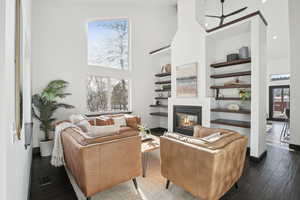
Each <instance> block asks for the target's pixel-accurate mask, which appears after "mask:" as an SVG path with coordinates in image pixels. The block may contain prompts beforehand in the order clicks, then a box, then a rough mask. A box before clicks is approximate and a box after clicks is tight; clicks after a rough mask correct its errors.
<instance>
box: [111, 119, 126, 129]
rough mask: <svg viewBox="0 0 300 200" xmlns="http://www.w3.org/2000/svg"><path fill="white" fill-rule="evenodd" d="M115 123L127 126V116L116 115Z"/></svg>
mask: <svg viewBox="0 0 300 200" xmlns="http://www.w3.org/2000/svg"><path fill="white" fill-rule="evenodd" d="M113 120H114V124H115V125H116V126H118V127H121V126H126V125H127V124H126V118H125V117H115V118H113Z"/></svg>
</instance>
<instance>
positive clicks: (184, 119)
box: [173, 106, 202, 136]
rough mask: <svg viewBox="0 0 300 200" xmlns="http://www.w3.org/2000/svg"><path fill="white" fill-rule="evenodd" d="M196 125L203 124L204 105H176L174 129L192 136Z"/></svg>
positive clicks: (174, 109)
mask: <svg viewBox="0 0 300 200" xmlns="http://www.w3.org/2000/svg"><path fill="white" fill-rule="evenodd" d="M195 125H202V107H200V106H174V108H173V131H174V132H178V133H182V134H185V135H189V136H192V135H193V130H194V126H195Z"/></svg>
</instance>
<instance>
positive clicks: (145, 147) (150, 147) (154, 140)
mask: <svg viewBox="0 0 300 200" xmlns="http://www.w3.org/2000/svg"><path fill="white" fill-rule="evenodd" d="M149 137H150V138H151V140H149V141H145V142H142V167H143V177H146V171H147V167H148V162H149V153H150V152H153V151H155V150H158V149H159V147H160V141H159V137H157V136H154V135H150V136H149Z"/></svg>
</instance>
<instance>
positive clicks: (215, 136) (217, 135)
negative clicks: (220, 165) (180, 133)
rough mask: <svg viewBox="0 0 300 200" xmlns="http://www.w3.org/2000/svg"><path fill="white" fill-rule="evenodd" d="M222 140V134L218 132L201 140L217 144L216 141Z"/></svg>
mask: <svg viewBox="0 0 300 200" xmlns="http://www.w3.org/2000/svg"><path fill="white" fill-rule="evenodd" d="M220 138H222V135H221V133H220V132H217V133H213V134H211V135H209V136H206V137H203V138H201V139H202V140H204V141H206V142H215V141H217V140H219V139H220Z"/></svg>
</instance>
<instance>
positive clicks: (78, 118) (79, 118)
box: [69, 114, 87, 124]
mask: <svg viewBox="0 0 300 200" xmlns="http://www.w3.org/2000/svg"><path fill="white" fill-rule="evenodd" d="M69 119H70V121H71V123H72V124H75V123H78V122H80V121H82V120H87V119H86V117H84V116H83V115H80V114H76V115H71V116H70V118H69Z"/></svg>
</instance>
